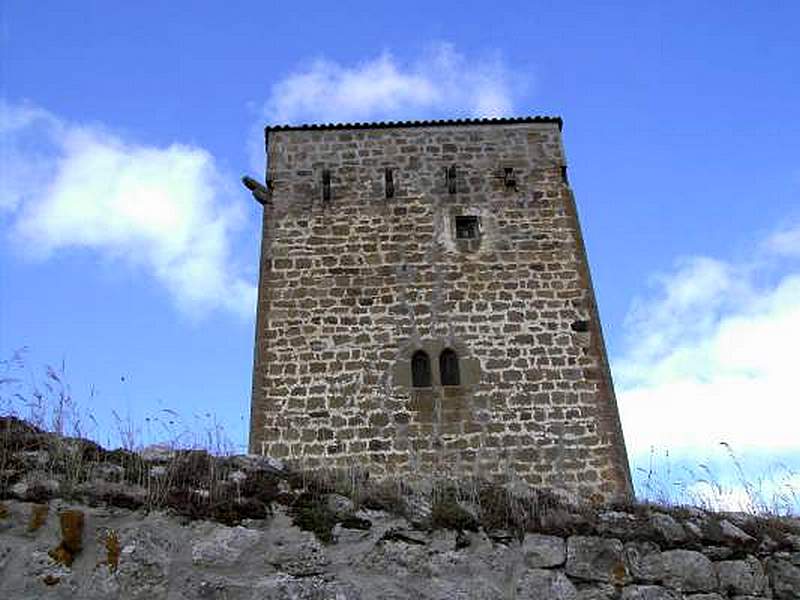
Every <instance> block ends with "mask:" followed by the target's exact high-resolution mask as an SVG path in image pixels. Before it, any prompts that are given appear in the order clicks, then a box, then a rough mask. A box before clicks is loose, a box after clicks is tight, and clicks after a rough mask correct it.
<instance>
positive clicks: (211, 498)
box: [0, 353, 800, 538]
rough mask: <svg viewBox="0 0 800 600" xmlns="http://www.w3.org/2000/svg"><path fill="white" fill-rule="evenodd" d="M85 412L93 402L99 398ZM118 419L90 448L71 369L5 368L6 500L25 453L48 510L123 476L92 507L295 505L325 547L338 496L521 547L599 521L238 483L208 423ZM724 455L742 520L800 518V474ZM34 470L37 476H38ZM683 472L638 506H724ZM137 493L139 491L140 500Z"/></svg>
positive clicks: (540, 497)
mask: <svg viewBox="0 0 800 600" xmlns="http://www.w3.org/2000/svg"><path fill="white" fill-rule="evenodd" d="M89 401H90V403H91V402H92V401H93V400H92V398H91V397H90V399H89ZM3 415H5V418H4V417H3ZM113 415H114V418H115V424H116V437H117V439H118V442H119V446H120V447H119V448H118V449H117V450H113V451H109V450H105V449H104V448H102V447H101V446H100V445H99V444H97V443H94V442H92V441H89V440H87V439H85V438H91V437H92V436H93V434H96V433H97V421H96V420H95V418H94V417H93V416H92V415H91V414H86V413H85V412H83V411H82V410H80V407H79V406H78V403H77V402H76V401H75V400H74V398H73V396H72V393H71V391H70V388H69V385H68V384H67V383H66V374H65V368H64V365H63V364H62V365H61V366H60V368H58V369H53V368H50V367H47V368H46V369H45V370H44V374H43V376H42V377H40V378H36V377H33V376H32V375H30V371H28V370H27V369H26V367H25V364H24V356H23V354H22V353H15V355H14V356H12V358H11V359H9V360H7V361H0V497H2V496H3V495H7V491H8V490H9V489H10V486H12V485H13V484H14V483H16V481H15V480H14V475H13V474H14V473H19V472H20V470H21V467H22V466H23V465H20V464H18V462H19V460H20V458H19V457H20V455H21V452H22V453H23V454H25V453H27V454H25V455H26V456H28V457H30V459H31V460H35V459H36V456H41V457H44V461H45V462H44V463H42V464H37V465H36V466H35V470H36V471H37V473H38V475H37V476H38V477H40V478H41V480H42V484H41V485H39V486H37V485H32V486H30V488H29V490H28V494H29V496H30V499H31V500H34V501H38V502H46V501H47V500H48V499H49V497H50V495H51V491H50V490H49V489H48V487H47V486H46V485H45V484H46V483H47V479H48V478H53V477H55V476H56V475H57V476H58V478H59V481H60V482H61V484H62V485H61V489H60V490H59V491H58V493H59V495H61V496H65V497H70V496H71V495H75V496H76V497H78V496H80V494H81V493H85V486H84V487H82V486H83V484H86V483H87V482H89V481H91V480H92V478H93V477H94V476H95V472H96V470H97V469H98V468H101V469H102V468H106V469H111V470H113V471H114V472H116V473H117V474H118V475H117V477H118V483H119V484H121V485H123V486H124V487H125V491H124V493H123V492H121V491H119V489H118V488H113V487H111V488H108V489H105V490H104V491H102V492H100V493H97V494H96V495H95V496H93V497H92V498H90V500H91V501H93V502H104V503H109V504H113V505H116V506H123V507H126V508H130V509H138V508H144V509H152V508H158V507H165V506H169V507H171V508H172V509H174V510H175V511H177V512H178V513H179V514H182V515H184V516H186V517H189V518H210V519H216V520H218V521H221V522H224V523H229V524H233V523H238V522H240V521H241V520H242V519H247V518H265V517H267V516H269V515H270V514H271V508H272V505H273V503H275V502H277V503H282V504H285V505H287V506H289V508H290V511H292V514H293V515H294V516H295V518H296V520H297V522H298V523H303V524H305V525H307V526H308V527H309V528H311V529H312V530H314V531H315V532H317V533H318V535H320V536H321V537H322V538H326V537H327V536H328V535H329V533H330V531H331V530H332V528H333V525H335V524H336V523H337V522H341V518H340V517H336V516H335V515H332V514H330V511H329V510H328V508H327V507H326V506H325V505H324V502H323V498H324V496H325V495H327V494H331V493H337V494H341V495H342V496H345V497H347V498H349V499H351V500H352V502H353V505H354V508H355V509H356V510H358V509H361V508H365V509H370V510H381V511H385V512H388V513H392V514H396V515H402V516H404V517H406V518H407V519H408V520H409V521H410V522H412V523H414V524H415V525H416V526H418V527H421V528H436V527H443V528H450V529H456V530H473V529H475V528H476V527H477V526H478V524H480V526H482V527H483V528H484V529H485V530H486V531H488V532H492V531H496V532H499V533H498V535H511V536H516V537H521V536H522V535H524V533H525V532H532V531H540V532H553V533H576V532H579V530H580V528H581V527H584V526H585V523H586V522H587V521H590V520H591V513H592V511H591V510H589V508H590V507H588V506H578V505H574V504H570V503H569V502H567V501H565V500H564V498H563V497H560V496H557V495H556V494H554V493H551V492H549V491H547V490H535V489H531V488H530V487H528V486H524V485H520V483H519V482H518V481H516V480H515V479H514V477H513V474H511V473H509V474H508V477H507V478H506V481H501V482H496V481H495V482H491V483H490V482H487V481H481V480H477V479H474V480H470V479H462V480H455V479H453V478H451V477H448V476H447V474H431V475H430V476H427V477H417V478H415V479H413V480H412V479H404V480H377V481H376V480H374V479H370V477H369V474H368V472H367V471H366V470H365V469H364V468H362V467H360V466H359V465H357V464H353V465H351V466H350V467H349V468H345V469H315V470H314V471H301V472H296V473H288V474H287V475H286V478H287V480H286V481H282V480H281V478H280V477H277V476H275V475H274V474H268V473H248V474H247V475H246V477H244V478H242V476H239V477H237V478H234V479H232V478H231V476H232V473H233V472H234V471H235V470H236V467H235V466H234V464H233V462H232V460H230V455H231V453H232V450H233V445H232V444H231V443H230V442H229V441H228V440H227V438H226V436H225V433H224V430H223V428H222V427H221V425H220V424H219V422H218V421H217V420H216V418H214V417H212V416H211V415H206V417H207V418H206V420H205V422H204V423H205V425H204V427H203V428H201V429H200V430H199V431H198V432H197V433H195V432H193V431H191V430H190V429H188V428H186V427H185V426H183V425H182V424H181V421H180V418H179V416H178V415H177V414H176V413H175V412H174V411H170V410H164V411H160V413H159V414H158V415H156V416H154V417H152V418H149V419H146V421H145V423H144V424H142V425H137V424H135V423H134V422H133V420H132V419H131V418H129V417H126V418H122V417H120V416H119V414H118V413H116V412H113ZM17 419H24V421H23V420H17ZM43 432H49V433H50V434H52V435H43ZM159 433H160V434H162V435H163V436H164V438H163V439H166V440H167V442H166V443H164V444H160V445H159V448H160V453H161V455H162V457H163V460H161V461H160V462H157V463H153V462H149V461H145V460H143V458H142V456H141V451H142V450H152V448H143V447H142V442H141V440H142V439H143V437H144V438H152V436H154V435H157V434H159ZM725 449H726V451H727V456H728V458H729V460H730V461H731V464H732V465H733V467H734V468H733V471H734V472H735V473H736V476H737V478H738V486H737V489H739V490H741V491H742V494H741V495H742V496H743V498H745V499H746V503H745V504H746V506H745V507H744V509H745V511H746V512H749V513H751V514H756V515H763V516H767V517H780V516H782V515H786V514H791V513H798V512H800V491H798V488H797V487H796V485H794V486H793V485H791V481H792V478H794V481H795V482H796V481H800V476H798V474H797V473H796V472H791V471H789V470H784V472H783V475H782V477H783V478H782V479H781V481H786V482H787V484H786V485H784V486H781V485H776V482H775V481H774V480H773V481H772V482H770V481H768V480H766V479H764V478H761V477H759V478H756V479H753V478H748V476H747V475H746V471H745V469H744V468H743V465H742V464H741V462H740V461H739V460H738V458H737V457H736V455H735V453H734V452H733V450H732V449H731V448H730V447H729V446H727V445H726V446H725ZM37 452H40V453H41V454H40V455H37V454H36V453H37ZM26 468H27V469H28V472H30V470H31V467H29V466H27V467H26ZM684 471H686V473H683V475H688V477H684V478H683V479H678V480H677V483H676V479H677V478H676V477H675V474H674V473H672V470H671V465H670V461H669V455H668V454H666V461H665V462H664V463H663V464H661V465H658V464H657V461H656V456H655V453H651V457H650V464H649V467H648V468H647V469H643V468H640V469H638V473H639V475H641V477H640V481H639V486H638V488H639V492H640V497H639V502H640V503H642V504H644V505H654V506H656V507H658V506H660V507H664V508H667V509H669V508H675V507H680V506H697V507H699V508H703V509H706V510H712V511H713V510H719V509H720V508H721V507H723V506H725V503H724V500H725V499H726V497H727V495H729V489H727V488H726V487H725V486H723V485H722V484H721V483H720V479H719V477H717V476H716V475H715V473H713V472H712V470H711V469H710V468H709V467H708V466H706V465H703V464H701V465H699V466H698V471H699V472H698V473H694V472H692V471H691V470H687V469H684ZM753 481H755V483H751V482H753ZM82 490H83V491H82ZM130 490H139V491H140V494H138V495H136V494H132V493H129V492H130ZM768 492H771V493H768ZM576 515H577V516H578V517H580V518H576ZM337 519H338V521H337ZM581 523H583V524H584V525H581ZM352 525H353V526H357V525H358V523H356V522H355V521H354V522H353V523H352ZM503 532H505V533H503Z"/></svg>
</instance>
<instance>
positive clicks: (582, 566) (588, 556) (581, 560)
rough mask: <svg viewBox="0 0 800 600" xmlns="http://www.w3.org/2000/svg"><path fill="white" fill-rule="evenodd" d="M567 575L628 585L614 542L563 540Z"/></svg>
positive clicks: (619, 544) (578, 538) (619, 547)
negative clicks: (565, 545) (565, 547)
mask: <svg viewBox="0 0 800 600" xmlns="http://www.w3.org/2000/svg"><path fill="white" fill-rule="evenodd" d="M566 570H567V575H569V576H570V577H576V578H578V579H585V580H587V581H603V582H608V583H613V584H615V585H620V584H623V583H628V582H629V581H631V576H630V573H629V572H628V567H627V565H626V564H625V560H624V558H623V545H622V542H620V541H619V540H618V539H613V538H612V539H606V538H601V537H592V536H579V535H573V536H571V537H570V538H569V539H568V540H567V568H566Z"/></svg>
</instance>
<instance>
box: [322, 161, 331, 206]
mask: <svg viewBox="0 0 800 600" xmlns="http://www.w3.org/2000/svg"><path fill="white" fill-rule="evenodd" d="M322 199H323V200H324V201H325V202H330V200H331V172H330V169H322Z"/></svg>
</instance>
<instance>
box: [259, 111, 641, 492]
mask: <svg viewBox="0 0 800 600" xmlns="http://www.w3.org/2000/svg"><path fill="white" fill-rule="evenodd" d="M559 126H560V122H555V121H552V122H525V123H500V124H496V123H481V124H475V123H473V124H449V125H436V126H421V127H408V126H407V127H402V126H400V127H392V128H385V127H384V128H358V127H354V128H352V129H347V128H345V129H340V128H330V129H324V128H323V129H315V130H308V129H281V128H278V129H275V130H271V131H269V132H268V159H269V160H268V164H269V167H268V173H267V180H268V183H269V184H270V186H271V188H272V201H273V204H272V206H267V208H266V209H265V212H264V230H263V242H262V243H263V246H262V257H261V283H260V290H259V292H260V294H259V304H258V320H257V332H256V353H255V366H254V381H253V404H252V417H251V434H250V451H251V452H255V453H259V454H265V455H269V456H273V457H277V458H281V459H286V460H288V461H289V462H290V463H294V464H298V465H300V466H303V467H305V468H313V467H315V466H319V465H325V466H347V465H351V464H354V463H356V464H362V465H364V464H367V465H369V469H370V471H371V472H372V473H374V474H375V475H377V476H382V475H386V474H397V473H408V474H415V473H416V474H420V473H434V472H436V473H442V472H444V473H448V474H452V475H475V476H479V477H487V478H503V477H506V476H508V475H509V474H510V473H513V474H515V475H517V476H519V477H522V478H524V479H525V480H526V481H528V482H529V483H531V484H533V485H543V486H555V487H562V488H565V489H568V490H571V491H573V492H577V493H580V494H585V495H596V496H599V497H600V498H602V499H604V500H609V499H612V498H624V497H630V495H631V484H630V475H629V472H628V464H627V457H626V454H625V447H624V441H623V438H622V433H621V429H620V425H619V417H618V414H617V407H616V400H615V398H614V393H613V387H612V385H611V382H610V377H609V372H608V365H607V362H606V356H605V349H604V345H603V340H602V332H601V329H600V323H599V319H598V314H597V310H596V306H595V301H594V296H593V291H592V285H591V280H590V278H589V273H588V267H587V262H586V257H585V251H584V248H583V242H582V239H581V234H580V227H579V225H578V221H577V215H576V211H575V206H574V200H573V197H572V193H571V190H570V188H569V186H568V184H567V182H566V177H565V158H564V154H563V150H562V144H561V136H560V128H559ZM452 165H455V166H456V173H457V179H456V185H457V189H456V192H455V193H450V191H449V189H448V183H447V181H446V177H445V171H446V169H447V168H448V167H450V166H452ZM386 168H391V169H392V176H393V181H394V187H395V190H394V197H392V198H387V197H386V194H385V186H384V181H385V169H386ZM507 168H511V169H513V176H514V178H515V180H516V186H515V187H514V188H512V187H509V186H507V185H506V183H505V181H504V175H505V170H506V169H507ZM323 170H327V171H328V172H329V173H330V191H331V197H330V200H328V201H325V200H324V199H323V189H322V188H323V184H322V180H323ZM461 215H464V216H475V217H478V221H479V227H480V237H479V239H478V240H463V239H457V237H456V231H455V217H456V216H461ZM445 348H451V349H453V350H455V351H456V353H457V354H458V357H459V364H460V373H461V384H460V385H458V386H442V385H441V384H440V381H439V369H438V358H439V354H440V352H441V351H442V350H443V349H445ZM419 349H422V350H425V351H426V352H427V353H428V354H429V356H430V359H431V366H432V373H433V385H432V386H431V387H430V388H414V387H412V385H411V368H410V362H411V356H412V354H413V353H414V352H415V351H417V350H419Z"/></svg>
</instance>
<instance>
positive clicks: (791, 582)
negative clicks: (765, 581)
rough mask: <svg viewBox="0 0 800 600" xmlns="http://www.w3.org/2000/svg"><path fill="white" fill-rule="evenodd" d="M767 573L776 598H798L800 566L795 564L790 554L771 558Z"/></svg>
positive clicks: (781, 599)
mask: <svg viewBox="0 0 800 600" xmlns="http://www.w3.org/2000/svg"><path fill="white" fill-rule="evenodd" d="M767 574H768V575H769V581H770V583H771V584H772V592H773V597H774V598H775V599H776V600H797V597H798V596H797V595H798V590H800V566H798V565H796V564H793V563H792V561H791V560H790V558H789V556H788V555H780V556H773V557H772V558H769V559H768V560H767Z"/></svg>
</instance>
